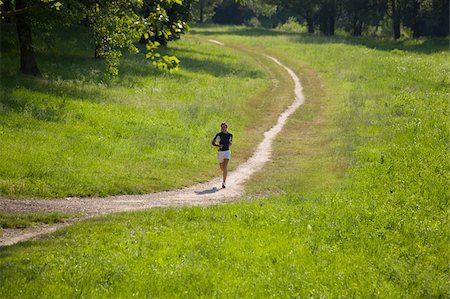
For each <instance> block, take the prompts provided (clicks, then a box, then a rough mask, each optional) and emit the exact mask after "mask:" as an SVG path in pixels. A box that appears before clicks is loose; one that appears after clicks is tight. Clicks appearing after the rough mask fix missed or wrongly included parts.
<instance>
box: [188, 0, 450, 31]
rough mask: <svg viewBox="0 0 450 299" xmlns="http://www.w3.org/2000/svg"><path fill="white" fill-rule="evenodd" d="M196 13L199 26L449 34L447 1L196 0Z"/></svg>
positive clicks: (194, 6)
mask: <svg viewBox="0 0 450 299" xmlns="http://www.w3.org/2000/svg"><path fill="white" fill-rule="evenodd" d="M192 14H193V16H194V18H195V19H196V20H197V21H199V22H205V21H208V20H211V21H212V22H215V23H221V24H254V23H255V22H256V23H259V24H261V25H263V26H267V27H274V26H277V25H279V24H280V23H283V22H285V21H286V20H287V18H288V17H295V18H296V19H297V20H298V22H300V23H303V24H305V26H306V27H307V30H308V32H309V33H315V32H316V31H317V30H318V31H319V32H320V33H321V34H324V35H334V34H335V31H336V28H341V29H344V30H345V31H347V32H349V33H351V34H352V35H354V36H360V35H363V34H365V33H371V32H372V33H373V32H377V31H379V30H381V27H382V26H384V27H386V26H388V28H389V29H390V30H389V33H390V34H392V36H393V37H394V38H395V39H397V38H399V37H400V35H401V29H402V28H405V29H406V28H407V29H409V31H410V32H411V33H412V36H413V37H421V36H447V35H448V34H449V1H448V0H195V1H193V5H192Z"/></svg>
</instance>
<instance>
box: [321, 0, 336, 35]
mask: <svg viewBox="0 0 450 299" xmlns="http://www.w3.org/2000/svg"><path fill="white" fill-rule="evenodd" d="M336 14H337V5H336V0H322V1H321V4H320V9H319V11H318V15H319V26H320V32H321V33H323V34H325V35H334V31H335V26H336Z"/></svg>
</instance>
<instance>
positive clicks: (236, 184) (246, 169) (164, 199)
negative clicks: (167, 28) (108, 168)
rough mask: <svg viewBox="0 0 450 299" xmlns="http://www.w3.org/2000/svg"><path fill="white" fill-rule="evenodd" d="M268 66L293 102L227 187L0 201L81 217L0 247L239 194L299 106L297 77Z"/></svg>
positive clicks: (20, 233) (3, 205)
mask: <svg viewBox="0 0 450 299" xmlns="http://www.w3.org/2000/svg"><path fill="white" fill-rule="evenodd" d="M208 41H209V42H211V43H214V44H217V45H218V46H225V45H224V44H223V43H221V42H219V41H217V40H211V39H209V40H208ZM264 56H265V57H267V58H268V63H271V62H270V60H271V61H272V62H273V63H276V64H278V65H280V66H281V67H283V68H284V69H285V70H286V71H287V72H288V73H289V75H290V76H291V77H292V79H293V80H294V83H295V87H294V93H295V99H294V101H293V102H292V104H291V105H290V106H289V107H288V108H287V109H286V110H285V111H284V112H283V113H281V114H280V116H279V117H278V121H277V123H276V124H275V125H274V126H273V127H272V128H271V129H270V130H268V131H266V132H265V133H264V139H263V140H262V142H261V143H260V144H259V145H258V147H257V149H256V150H255V152H254V154H253V156H252V157H250V158H249V159H248V160H247V161H246V162H245V163H243V164H241V165H239V166H238V168H237V169H236V170H235V171H233V172H230V173H229V175H228V179H227V185H228V187H227V188H226V189H221V188H220V185H221V178H215V179H213V180H211V181H209V182H207V183H203V184H198V185H195V186H192V187H189V188H185V189H181V190H175V191H168V192H158V193H152V194H146V195H121V196H111V197H106V198H68V199H56V200H31V199H30V200H10V199H4V198H0V211H3V212H12V211H14V212H35V211H46V212H50V211H51V212H56V211H59V212H74V213H77V214H82V215H84V216H83V217H82V218H79V219H72V220H69V221H67V222H65V223H61V224H57V225H51V226H50V225H47V226H39V227H34V228H30V229H25V230H20V229H5V230H4V234H3V236H2V237H0V246H7V245H12V244H15V243H18V242H21V241H24V240H28V239H30V238H33V237H35V236H39V235H42V234H47V233H50V232H53V231H55V230H57V229H60V228H62V227H65V226H67V225H70V224H72V223H74V222H76V221H79V220H81V219H86V218H88V217H92V216H96V215H101V214H107V213H113V212H121V211H132V210H139V209H149V208H155V207H180V206H204V205H211V204H217V203H221V202H227V201H231V200H233V199H236V198H239V197H241V196H242V195H243V184H244V183H245V182H246V181H247V180H248V179H249V178H250V176H251V175H252V174H253V173H255V172H257V171H258V170H260V169H261V168H262V167H263V166H264V163H266V162H267V161H268V160H269V159H270V153H271V145H272V141H273V139H274V138H275V137H276V135H277V134H278V133H279V132H280V131H281V130H282V128H283V126H284V124H285V123H286V121H287V119H288V118H289V116H290V115H291V114H292V113H294V112H295V110H296V109H297V108H298V107H300V105H302V104H303V101H304V97H303V93H302V86H301V84H300V80H299V78H298V77H297V75H296V74H295V73H294V72H293V71H292V70H291V69H289V68H287V67H286V66H284V65H283V64H282V63H280V62H279V61H278V60H277V59H276V58H273V57H270V56H267V55H264Z"/></svg>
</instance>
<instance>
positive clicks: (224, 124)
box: [220, 122, 228, 127]
mask: <svg viewBox="0 0 450 299" xmlns="http://www.w3.org/2000/svg"><path fill="white" fill-rule="evenodd" d="M220 126H225V127H228V124H227V123H226V122H223V123H221V124H220Z"/></svg>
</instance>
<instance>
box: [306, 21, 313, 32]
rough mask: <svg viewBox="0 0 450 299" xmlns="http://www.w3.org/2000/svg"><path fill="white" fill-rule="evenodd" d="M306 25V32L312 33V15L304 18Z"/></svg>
mask: <svg viewBox="0 0 450 299" xmlns="http://www.w3.org/2000/svg"><path fill="white" fill-rule="evenodd" d="M306 25H307V26H308V33H311V34H312V33H314V19H313V18H312V17H307V18H306Z"/></svg>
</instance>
